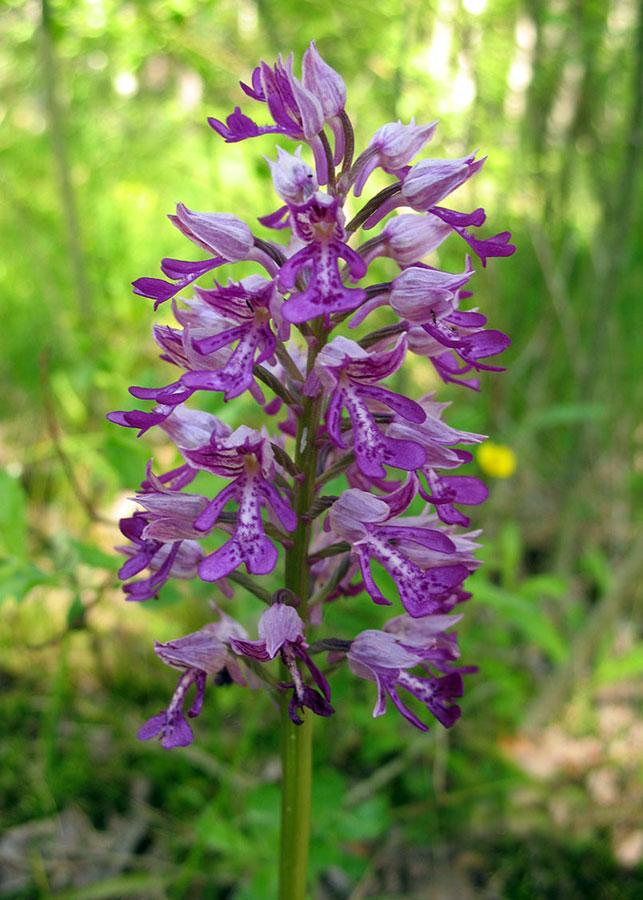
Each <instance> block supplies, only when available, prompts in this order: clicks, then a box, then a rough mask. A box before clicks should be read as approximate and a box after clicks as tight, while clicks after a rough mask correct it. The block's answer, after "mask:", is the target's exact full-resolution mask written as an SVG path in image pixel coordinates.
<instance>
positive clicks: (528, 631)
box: [471, 577, 568, 662]
mask: <svg viewBox="0 0 643 900" xmlns="http://www.w3.org/2000/svg"><path fill="white" fill-rule="evenodd" d="M472 580H473V579H472ZM471 589H472V590H473V591H474V594H475V596H476V597H477V599H478V600H480V601H481V602H484V603H486V604H487V605H488V606H490V607H491V608H492V609H494V610H496V612H498V613H500V614H501V615H502V618H503V619H504V621H505V622H506V623H507V625H510V626H511V627H512V628H514V629H515V630H516V631H517V632H518V633H519V634H521V635H522V636H523V637H524V638H526V639H527V640H528V641H529V642H531V643H533V644H535V645H536V647H538V648H539V649H540V650H542V651H543V652H544V653H546V654H547V655H548V656H550V657H551V659H553V660H554V661H555V662H562V661H563V660H564V659H565V658H566V657H567V651H568V645H567V642H566V641H565V640H564V638H563V637H562V636H561V635H560V634H559V632H558V631H557V630H556V628H554V626H553V625H552V624H551V623H550V622H549V620H548V619H547V616H546V615H545V613H544V612H543V610H542V609H541V607H540V605H539V604H538V602H537V600H535V599H531V598H527V597H524V596H521V594H520V593H518V592H515V591H511V592H510V591H506V590H504V589H503V588H500V587H497V586H496V585H494V584H490V583H489V582H488V581H484V580H483V579H482V578H480V577H478V578H476V579H475V581H474V584H473V585H472V588H471Z"/></svg>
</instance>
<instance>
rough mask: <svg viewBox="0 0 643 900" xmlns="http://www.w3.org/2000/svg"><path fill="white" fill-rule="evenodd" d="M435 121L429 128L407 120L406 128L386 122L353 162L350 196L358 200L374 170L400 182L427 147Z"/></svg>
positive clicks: (435, 124) (396, 123) (399, 124)
mask: <svg viewBox="0 0 643 900" xmlns="http://www.w3.org/2000/svg"><path fill="white" fill-rule="evenodd" d="M437 124H438V123H437V120H436V121H435V122H431V124H430V125H416V124H415V119H411V122H410V124H409V125H402V123H401V122H388V123H387V124H386V125H381V126H380V127H379V128H378V129H377V131H376V132H375V134H374V135H373V137H372V138H371V140H370V142H369V145H368V148H367V149H366V150H365V151H364V152H363V153H362V154H361V156H360V157H359V158H358V159H356V160H355V163H354V164H353V168H352V171H351V181H353V182H354V184H353V193H354V194H355V196H356V197H359V196H360V195H361V193H362V191H363V190H364V185H365V184H366V181H367V180H368V178H369V176H370V175H371V174H372V172H374V171H375V169H377V168H378V167H381V168H382V169H384V171H385V172H388V173H389V174H391V175H395V176H397V177H398V178H400V179H402V178H403V177H404V175H405V174H406V172H407V166H408V164H409V163H410V162H411V160H412V159H413V158H414V157H415V156H417V154H418V153H419V152H420V150H421V149H422V148H423V147H424V145H425V144H426V143H428V142H429V141H430V140H431V138H432V137H433V135H434V134H435V129H436V127H437Z"/></svg>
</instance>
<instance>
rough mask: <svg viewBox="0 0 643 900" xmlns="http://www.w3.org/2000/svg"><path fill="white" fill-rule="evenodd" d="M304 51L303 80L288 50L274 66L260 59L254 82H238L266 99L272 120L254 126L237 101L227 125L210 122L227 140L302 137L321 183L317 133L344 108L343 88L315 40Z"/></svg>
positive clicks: (324, 175)
mask: <svg viewBox="0 0 643 900" xmlns="http://www.w3.org/2000/svg"><path fill="white" fill-rule="evenodd" d="M306 54H307V55H306V57H305V63H304V74H303V77H304V82H305V84H302V82H301V81H300V80H299V79H298V78H296V76H295V75H294V73H293V57H292V54H291V55H290V56H289V57H288V59H287V60H286V61H285V62H284V60H283V59H282V57H281V56H280V57H279V60H278V62H277V63H275V65H274V66H272V67H271V66H269V65H268V64H267V63H265V62H263V61H262V62H261V64H260V65H259V66H257V68H256V69H255V70H254V72H253V73H252V84H251V85H247V84H244V83H243V82H241V87H242V89H243V90H244V92H245V93H246V94H247V95H248V96H249V97H251V98H252V99H253V100H258V101H260V102H262V103H266V105H267V106H268V110H269V112H270V115H271V116H272V119H273V121H274V123H275V124H274V125H261V126H259V125H257V124H256V123H255V122H253V120H252V119H250V118H249V117H248V116H246V115H244V114H243V113H242V112H241V109H240V108H239V107H238V106H237V107H236V108H235V110H234V113H232V115H230V116H228V118H227V120H226V122H225V124H224V123H223V122H221V121H219V120H218V119H213V118H210V119H208V122H209V123H210V126H211V127H212V128H213V129H214V130H215V131H216V132H217V133H218V134H220V135H221V136H222V137H223V138H224V139H225V140H226V141H227V142H228V143H235V142H237V141H244V140H247V139H248V138H251V137H258V136H259V135H260V134H270V133H272V134H283V135H286V136H287V137H289V138H292V139H294V140H304V141H306V143H307V144H308V145H309V146H310V148H311V149H312V151H313V155H314V158H315V167H316V169H317V178H318V180H319V183H320V184H327V183H328V177H329V170H328V160H327V157H326V150H325V146H324V142H323V140H322V138H321V136H320V135H321V132H322V131H323V128H324V123H325V122H326V120H327V119H328V120H329V122H330V124H331V126H334V124H335V123H334V119H335V117H336V116H338V115H339V114H340V113H341V112H342V110H343V106H344V99H345V96H346V93H345V92H346V89H345V87H344V82H343V81H342V79H341V78H340V76H339V75H338V74H337V72H335V71H334V70H333V69H331V67H330V66H329V65H328V64H327V63H325V62H324V61H323V60H322V58H321V57H320V56H319V53H318V52H317V50H316V48H315V46H314V43H313V44H311V46H310V47H309V48H308V50H307V51H306ZM333 130H335V128H333ZM339 149H340V148H338V150H339Z"/></svg>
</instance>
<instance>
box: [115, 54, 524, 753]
mask: <svg viewBox="0 0 643 900" xmlns="http://www.w3.org/2000/svg"><path fill="white" fill-rule="evenodd" d="M241 87H242V90H243V92H244V94H245V95H246V100H247V101H248V102H252V103H255V104H259V114H258V119H257V121H255V119H254V118H253V117H252V115H251V114H248V113H246V112H245V111H242V109H241V107H236V108H235V110H234V111H233V112H232V113H231V114H230V115H229V116H228V117H227V119H226V120H225V121H220V120H219V119H214V118H211V119H209V124H210V126H211V127H212V129H213V130H214V132H215V133H216V135H218V136H219V137H220V138H223V140H224V141H225V142H227V143H230V144H235V143H238V142H240V141H245V140H249V139H251V138H258V139H259V140H260V142H261V144H262V149H263V150H265V151H266V154H267V155H266V157H265V158H266V160H267V166H268V168H269V171H270V175H271V177H272V182H273V185H274V189H275V192H276V195H277V197H278V200H277V201H275V203H274V205H273V206H272V208H271V207H270V206H269V207H268V209H267V210H263V211H262V212H263V215H261V216H260V218H259V219H258V221H257V223H249V222H245V221H243V220H242V219H241V218H240V217H239V216H238V215H236V214H233V213H231V212H227V211H223V212H210V211H201V210H202V207H201V206H200V205H199V204H198V203H195V204H194V205H195V207H196V208H195V209H193V208H192V204H190V206H187V205H185V204H183V203H179V204H178V205H177V207H176V210H175V211H174V212H172V213H171V214H170V215H169V219H170V222H171V224H172V225H173V226H174V227H175V228H176V229H177V230H178V231H179V232H180V233H181V234H182V235H183V236H184V237H185V238H187V240H188V241H189V242H190V243H191V244H192V245H193V247H192V252H191V253H187V254H186V255H187V256H189V257H190V258H189V259H185V260H184V259H169V258H168V259H163V260H162V262H161V272H162V275H163V277H156V276H150V277H143V278H139V279H137V280H136V281H135V282H134V291H135V293H136V294H138V295H139V296H141V297H145V298H149V299H150V300H152V301H153V304H154V309H157V308H158V307H159V306H160V305H162V304H166V303H167V301H170V302H169V303H167V307H164V309H165V308H167V309H168V311H169V308H170V306H171V308H172V311H173V314H174V319H175V323H174V324H171V325H169V324H159V325H156V326H154V329H153V336H154V340H155V342H156V344H157V345H158V346H159V348H160V351H161V359H162V360H164V361H165V362H167V363H169V364H170V366H171V367H172V372H173V374H172V376H170V377H169V378H166V379H165V381H164V382H163V383H162V384H161V385H160V386H158V387H140V386H133V387H132V388H131V389H130V392H131V394H132V395H133V397H135V398H136V399H137V400H139V401H142V402H143V404H144V408H138V407H137V408H134V409H126V410H121V411H118V412H113V413H110V414H109V416H108V418H109V419H110V420H111V421H112V422H114V423H116V424H118V425H120V426H122V427H125V428H133V429H135V430H136V431H137V432H138V434H139V435H142V434H144V433H145V432H147V431H148V430H150V429H157V430H160V431H161V432H163V433H164V434H165V436H167V438H169V440H170V441H171V442H172V444H173V446H174V454H175V464H174V467H173V468H170V469H169V470H168V471H165V472H159V471H158V466H157V464H156V463H154V461H150V463H149V464H148V467H147V470H146V472H145V475H144V479H143V481H142V483H141V486H140V489H139V491H138V492H137V493H136V496H135V497H134V498H133V499H134V500H135V501H136V503H137V508H136V511H133V512H132V514H131V515H130V516H129V517H126V518H123V519H122V520H121V523H120V528H121V531H122V533H123V536H124V538H125V540H126V543H124V544H123V545H122V546H120V547H118V550H119V551H120V552H121V553H123V555H124V556H125V561H124V563H123V565H122V566H121V569H120V571H119V577H120V578H121V579H122V580H123V581H124V582H125V584H124V591H125V596H126V598H127V599H128V600H132V601H138V602H146V603H151V602H154V599H155V598H156V597H157V596H158V594H159V592H160V591H161V590H162V589H163V586H164V585H165V584H166V583H167V582H168V581H171V580H174V579H178V580H179V581H189V580H193V579H200V580H201V581H202V582H205V583H206V584H207V585H211V588H210V589H211V591H212V600H211V605H214V601H215V595H216V603H217V606H216V607H215V609H216V619H215V621H208V620H206V621H204V624H203V626H202V628H201V629H200V630H199V631H196V632H193V633H192V634H188V635H186V636H183V637H178V638H176V639H175V640H171V641H167V642H165V643H160V642H156V645H155V648H154V649H155V652H156V654H157V656H158V657H159V659H160V660H161V661H162V662H163V663H164V664H165V665H167V666H170V667H172V668H175V669H177V670H178V672H179V676H178V683H177V686H176V689H175V691H174V694H173V695H172V697H171V699H170V701H169V704H168V706H167V708H166V709H164V710H161V711H160V712H158V713H157V714H155V715H153V716H152V717H151V718H150V719H149V720H148V721H147V722H146V723H145V724H143V725H142V726H141V728H140V730H139V738H141V739H142V740H147V739H149V738H152V737H157V738H158V739H159V740H160V742H161V744H162V746H163V747H164V748H166V749H171V748H175V747H183V746H185V745H187V744H189V743H190V742H191V741H192V740H193V732H192V728H191V726H190V724H189V720H190V719H194V718H195V717H197V716H198V715H199V713H200V712H201V709H202V706H203V703H204V698H205V696H206V693H208V683H210V685H212V687H214V688H215V690H214V691H211V690H210V691H209V693H208V696H212V697H213V698H216V695H217V689H220V688H221V687H222V686H223V685H234V686H235V689H247V688H249V689H257V688H259V687H263V688H264V689H265V690H266V691H267V692H268V693H269V695H270V696H271V697H273V699H275V700H277V701H279V702H282V703H283V705H284V709H285V710H286V711H287V715H288V716H289V717H290V720H291V721H292V722H293V723H294V724H295V725H300V724H301V723H302V722H303V720H304V718H306V717H310V716H319V717H328V716H330V715H332V714H333V713H334V711H335V710H334V707H333V705H332V704H333V701H332V696H331V682H332V680H333V678H340V677H342V672H343V673H344V674H345V675H346V674H348V675H349V677H350V675H353V676H356V677H357V678H363V679H366V680H367V681H369V682H371V683H372V685H373V686H374V703H375V706H374V711H373V715H374V716H380V715H383V714H384V713H385V711H386V708H387V704H388V703H389V701H390V703H392V705H393V707H394V708H395V709H396V710H397V711H398V712H399V713H400V714H401V715H402V716H403V717H404V718H405V719H406V720H407V721H408V722H410V723H411V724H412V725H414V726H415V727H417V728H419V729H421V730H427V728H428V727H429V724H428V722H430V721H431V719H437V721H438V722H439V723H441V725H443V726H444V727H446V728H449V727H451V726H452V725H453V724H454V723H455V722H456V721H457V719H458V718H459V717H460V714H461V708H460V706H459V701H460V698H461V697H462V696H463V691H464V682H463V675H466V674H470V673H472V672H474V671H476V669H475V666H460V665H458V660H459V656H460V651H459V648H458V640H457V635H456V632H455V631H453V630H452V629H453V627H454V626H455V625H456V624H457V623H458V622H459V621H460V619H461V618H462V614H461V612H460V609H461V607H460V604H461V603H462V602H463V601H465V600H467V599H469V597H470V593H469V592H468V591H467V590H466V589H465V584H466V580H467V578H468V576H469V575H470V574H471V572H473V571H474V570H475V569H476V568H477V567H478V565H479V562H478V560H477V559H476V558H475V555H474V554H475V551H476V549H477V548H478V546H479V544H478V543H477V542H476V539H477V537H478V536H479V531H466V530H463V529H467V528H469V527H470V526H471V513H472V510H473V508H474V507H476V506H478V505H479V504H481V503H483V502H484V500H485V499H486V498H487V495H488V491H487V488H486V486H485V485H484V484H483V482H481V481H480V480H479V479H478V478H476V477H475V475H473V474H471V473H470V472H468V471H467V469H466V467H467V465H468V464H470V463H471V461H472V458H473V457H472V454H471V452H470V451H469V450H468V449H466V448H467V447H469V446H472V445H475V444H479V443H480V442H482V441H483V440H484V439H485V436H484V435H481V434H476V433H473V432H468V431H462V430H459V429H457V428H454V427H453V426H451V425H449V424H448V423H447V422H446V421H445V420H444V418H443V413H444V411H445V409H446V407H447V406H448V404H446V403H443V402H440V401H438V400H437V399H436V397H435V390H434V389H435V387H437V386H438V385H439V384H440V382H444V383H453V384H455V385H464V386H465V387H469V388H471V389H473V390H479V389H480V387H481V375H484V373H497V372H501V371H503V368H502V366H501V365H498V362H497V359H496V357H497V356H498V354H500V353H501V352H502V351H503V350H505V349H506V348H507V347H508V346H509V343H510V341H509V339H508V338H507V337H506V336H505V335H504V334H503V333H502V332H501V331H498V330H496V329H493V328H489V327H488V324H487V318H486V316H485V315H484V314H483V313H482V312H480V311H479V309H478V308H477V307H476V306H475V305H472V302H471V297H472V293H471V282H472V279H473V278H474V275H475V270H476V267H477V265H478V262H477V261H479V263H481V264H482V266H486V264H487V262H488V260H489V259H490V258H493V257H504V256H510V255H511V254H512V253H513V252H514V249H515V248H514V246H513V245H512V244H511V243H510V242H509V240H510V234H509V233H508V232H506V231H504V232H500V233H498V234H492V235H489V234H485V233H484V232H483V233H482V235H480V233H479V229H482V228H483V226H484V224H485V219H486V216H485V213H484V210H482V209H474V210H473V211H469V210H468V209H467V208H466V207H465V209H464V210H462V209H460V208H456V209H453V208H451V201H450V199H449V198H450V195H451V194H453V193H454V192H457V191H458V190H459V189H460V188H462V186H463V185H465V184H467V183H468V182H469V181H470V180H471V179H474V178H475V176H476V174H477V173H478V172H479V171H480V170H481V169H482V167H483V165H484V162H485V159H486V157H485V156H480V155H479V154H478V152H477V151H475V152H472V153H469V154H467V155H464V156H462V157H460V158H458V159H442V158H439V156H438V157H433V156H431V155H428V152H427V145H430V142H431V141H432V140H433V139H434V136H435V134H436V131H437V125H438V123H437V122H435V121H432V122H430V123H428V124H416V122H415V120H411V121H410V122H409V123H402V122H389V123H386V124H383V125H382V126H380V127H379V128H378V129H377V131H376V132H375V134H374V135H373V137H372V138H371V140H370V141H369V142H368V144H367V146H366V148H365V149H364V150H363V152H361V153H360V154H356V153H355V151H354V147H355V136H354V130H353V126H352V124H351V121H350V119H349V117H348V114H347V112H346V109H345V106H346V87H345V85H344V82H343V80H342V78H341V77H340V76H339V75H338V74H337V72H335V71H334V70H333V69H332V68H331V67H330V66H329V65H328V64H327V63H326V62H325V61H324V60H323V59H322V57H321V55H320V54H319V51H318V50H317V47H316V46H315V44H314V42H313V43H312V44H311V45H310V47H309V48H308V49H307V50H306V52H305V54H304V58H303V63H302V73H301V76H300V77H297V76H296V75H295V72H294V61H293V57H292V56H290V57H288V59H286V60H284V59H282V58H281V57H280V58H279V60H278V61H277V62H276V63H274V64H272V65H269V64H267V63H265V62H261V63H260V65H259V66H257V68H256V69H255V70H254V72H253V73H252V76H251V78H250V79H249V81H248V83H247V84H246V83H242V84H241ZM266 121H267V122H268V124H266ZM275 139H276V140H277V141H278V143H277V145H276V148H275ZM288 142H294V144H288ZM418 156H421V158H419V159H418ZM377 172H379V175H378V177H379V182H378V183H379V184H381V183H382V179H383V178H384V179H387V178H388V185H387V186H386V187H384V188H383V189H381V190H379V192H376V191H374V190H369V189H370V186H371V184H372V180H371V178H372V176H373V174H374V173H377ZM362 198H364V199H362ZM454 203H455V205H456V207H459V206H460V203H458V202H457V200H456V201H454ZM445 204H448V205H445ZM447 241H449V242H451V243H453V244H454V245H455V247H456V248H457V246H458V242H460V241H464V246H463V245H462V244H461V243H460V244H459V246H461V247H462V250H463V254H462V264H461V266H460V269H459V271H456V272H449V271H445V270H443V269H442V268H441V267H440V265H439V259H438V254H439V253H440V251H441V248H442V246H443V245H444V244H445V242H447ZM195 257H196V258H195ZM238 263H243V264H244V268H243V271H242V272H241V273H240V272H239V271H238V270H236V267H237V264H238ZM374 263H375V267H374V268H376V269H377V272H378V278H373V277H371V278H370V279H369V271H372V269H371V266H372V265H373V264H374ZM248 264H250V267H249V266H248ZM248 271H251V274H247V273H248ZM383 272H384V273H388V274H387V275H386V276H385V277H386V279H387V280H385V281H382V275H381V273H383ZM164 321H165V322H166V321H167V320H164ZM409 360H413V366H414V375H413V378H411V379H409V378H407V379H404V378H403V377H401V376H400V374H399V373H400V372H402V371H403V370H404V367H405V365H407V366H408V363H409ZM420 372H421V373H422V374H421V375H418V373H420ZM485 377H486V376H485ZM422 380H424V381H425V383H426V384H427V386H430V387H432V388H433V390H425V391H424V392H422V391H419V392H418V394H417V396H413V397H409V396H407V395H406V393H405V392H404V391H401V389H400V386H401V385H403V384H409V383H412V382H413V383H418V381H420V383H421V382H422ZM242 396H247V399H246V400H245V402H244V406H243V409H244V410H245V411H246V412H245V414H246V415H247V416H248V421H247V422H242V423H240V421H239V412H238V411H237V409H236V407H235V401H236V400H237V398H239V397H242ZM206 401H207V402H206ZM150 404H151V405H150ZM200 404H201V405H206V406H207V408H208V409H209V410H212V409H216V410H217V411H218V413H219V414H218V415H213V414H212V412H205V411H202V410H201V409H200V408H199V405H200ZM228 404H230V405H229V406H228ZM251 407H254V409H253V410H252V412H251V413H249V412H248V410H249V409H250V408H251ZM164 458H166V459H167V458H168V457H167V456H165V457H164ZM463 467H464V469H463V471H462V472H460V471H459V470H460V469H462V468H463ZM208 479H209V481H208ZM194 484H198V485H199V491H198V492H197V491H195V490H194ZM208 484H210V487H208ZM235 591H236V592H248V594H249V596H251V597H252V598H253V599H256V602H257V603H258V604H260V603H261V602H264V603H265V604H267V605H266V608H265V609H264V610H263V612H262V613H261V615H258V616H257V621H256V624H253V623H246V624H245V626H244V625H242V624H241V623H239V622H237V621H236V620H235V619H234V618H233V617H232V615H231V613H232V611H233V609H237V608H238V604H237V605H236V606H235V603H236V600H235V597H234V594H235ZM342 599H343V600H344V602H345V603H351V604H354V605H359V607H360V608H361V610H362V611H363V615H364V618H365V621H368V617H369V615H371V614H372V616H373V618H372V625H373V627H369V628H366V630H364V631H362V632H361V633H359V634H357V635H355V634H347V633H346V626H345V625H344V624H343V622H342V609H343V608H345V607H344V603H338V602H337V601H338V600H342ZM218 604H223V605H226V604H228V606H227V608H228V610H229V612H224V611H222V610H221V609H219V608H218ZM373 604H375V606H374V605H373ZM378 606H379V607H383V606H386V607H391V614H392V615H391V617H390V618H388V620H386V619H385V618H383V617H382V612H383V611H382V610H380V611H379V612H378V610H377V607H378ZM244 608H245V607H244ZM211 618H212V614H211V613H208V614H207V619H211ZM354 618H355V617H354V616H352V617H351V620H352V621H354ZM253 631H255V632H256V635H257V636H256V637H254V636H253V634H252V632H253ZM324 654H327V657H324ZM331 675H332V678H331ZM192 687H194V693H193V694H192ZM188 695H190V696H192V699H191V700H188ZM215 702H216V700H215ZM409 702H410V705H409ZM186 710H187V711H186ZM340 714H341V712H340ZM298 733H300V732H298Z"/></svg>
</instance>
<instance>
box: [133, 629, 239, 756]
mask: <svg viewBox="0 0 643 900" xmlns="http://www.w3.org/2000/svg"><path fill="white" fill-rule="evenodd" d="M220 615H221V619H220V621H219V622H211V623H208V624H207V625H205V626H204V627H203V628H202V629H201V630H200V631H195V632H193V633H192V634H188V635H186V636H185V637H182V638H177V639H176V640H173V641H168V642H167V643H165V644H163V643H161V642H160V641H155V642H154V652H155V653H156V655H157V656H158V657H159V659H161V660H162V661H163V662H164V663H165V664H166V665H168V666H172V667H173V668H176V669H181V670H183V672H182V674H181V676H180V677H179V681H178V684H177V686H176V690H175V691H174V694H173V696H172V699H171V700H170V703H169V705H168V707H167V709H164V710H162V711H161V712H160V713H158V714H157V715H156V716H153V717H152V718H151V719H148V721H147V722H145V724H144V725H142V726H141V728H140V729H139V731H138V738H139V740H142V741H146V740H149V739H150V738H153V737H157V736H158V737H160V738H161V741H162V745H163V747H164V748H165V749H166V750H171V749H172V748H174V747H186V746H187V745H188V744H191V743H192V740H193V739H194V735H193V734H192V729H191V728H190V725H189V723H188V721H187V719H186V718H185V715H184V712H183V708H184V703H185V698H186V695H187V693H188V691H189V689H190V688H191V687H192V685H195V696H194V701H193V703H192V706H191V707H190V709H189V711H188V717H189V718H192V719H193V718H195V717H196V716H198V715H199V713H200V712H201V709H202V707H203V699H204V694H205V687H206V681H207V677H208V675H214V676H215V679H218V680H219V683H224V679H222V678H221V674H222V673H223V672H225V673H226V674H227V675H228V676H229V677H230V678H231V679H232V680H234V681H236V682H237V683H238V684H242V685H244V684H247V683H248V682H247V680H246V678H245V677H244V675H243V673H242V671H241V669H240V667H239V663H238V661H237V659H236V658H235V656H234V654H232V653H231V651H230V646H229V645H230V641H231V639H232V638H233V637H235V638H239V639H243V638H245V637H247V633H246V631H245V629H244V628H243V627H242V626H241V625H240V624H239V623H238V622H236V621H235V620H234V619H232V618H231V617H230V616H226V615H225V614H223V613H221V614H220Z"/></svg>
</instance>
